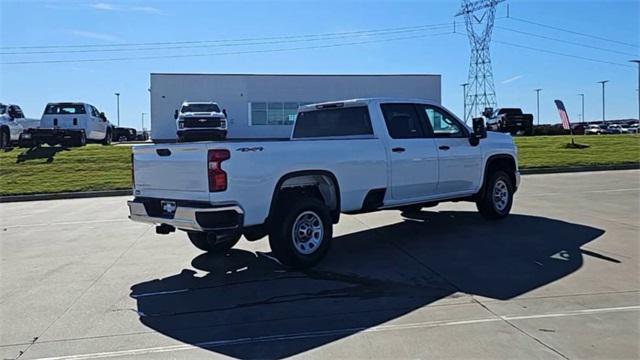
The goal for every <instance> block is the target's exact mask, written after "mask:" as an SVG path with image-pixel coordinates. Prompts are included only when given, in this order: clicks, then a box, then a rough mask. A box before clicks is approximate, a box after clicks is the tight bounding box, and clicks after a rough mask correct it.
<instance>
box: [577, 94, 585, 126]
mask: <svg viewBox="0 0 640 360" xmlns="http://www.w3.org/2000/svg"><path fill="white" fill-rule="evenodd" d="M578 96H580V97H582V112H581V113H580V118H581V119H582V122H583V123H584V94H578Z"/></svg>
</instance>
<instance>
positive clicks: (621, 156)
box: [515, 135, 640, 169]
mask: <svg viewBox="0 0 640 360" xmlns="http://www.w3.org/2000/svg"><path fill="white" fill-rule="evenodd" d="M575 140H576V143H579V144H588V145H590V146H589V147H588V148H585V149H567V148H565V145H566V144H567V143H570V142H571V136H527V137H516V138H515V142H516V145H517V146H518V164H519V166H520V168H522V169H528V168H545V167H566V166H586V165H621V164H638V163H640V136H638V135H591V136H585V135H580V136H576V137H575Z"/></svg>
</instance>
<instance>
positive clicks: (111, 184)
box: [0, 145, 131, 195]
mask: <svg viewBox="0 0 640 360" xmlns="http://www.w3.org/2000/svg"><path fill="white" fill-rule="evenodd" d="M23 150H24V149H14V150H13V151H10V152H2V153H0V195H18V194H37V193H54V192H67V191H88V190H115V189H129V188H131V170H130V169H131V167H130V162H131V148H130V147H128V146H102V145H87V146H85V147H83V148H72V149H71V150H70V151H61V152H58V153H57V154H56V155H55V157H54V160H53V162H51V163H47V159H36V160H27V161H25V162H21V163H19V164H17V163H16V158H17V155H18V154H20V153H21V152H22V151H23Z"/></svg>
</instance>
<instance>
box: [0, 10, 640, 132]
mask: <svg viewBox="0 0 640 360" xmlns="http://www.w3.org/2000/svg"><path fill="white" fill-rule="evenodd" d="M508 3H509V4H510V15H511V17H512V18H504V17H505V16H506V6H505V5H504V4H502V5H500V6H499V8H498V13H497V16H498V19H497V20H496V28H495V30H494V40H496V41H502V42H508V43H511V44H518V45H520V46H527V47H535V48H539V49H544V50H546V51H553V52H561V53H566V54H570V55H574V56H580V57H586V58H592V59H598V60H602V61H608V62H613V63H619V64H622V65H626V66H617V65H612V64H605V63H599V62H591V61H586V60H580V59H575V58H569V57H564V56H558V55H552V54H548V53H541V52H538V51H533V50H530V49H525V48H518V47H514V46H513V45H506V44H500V43H497V42H494V43H493V44H492V59H493V69H494V76H495V86H496V93H497V99H498V104H499V105H502V106H505V107H506V106H517V107H522V108H523V109H524V110H525V111H528V112H531V113H535V111H536V97H535V92H534V90H533V89H535V88H542V89H543V90H542V92H541V99H540V101H541V103H540V112H541V119H542V122H547V123H548V122H553V123H556V122H559V120H558V115H557V112H556V110H555V107H554V104H553V100H554V99H557V98H558V99H563V100H564V102H565V105H566V107H567V110H568V112H569V116H570V117H571V119H572V121H578V117H579V111H580V97H579V96H578V95H577V94H578V93H584V94H585V113H586V118H587V120H590V119H600V118H601V111H602V110H601V88H600V85H599V84H597V83H596V82H597V81H599V80H610V82H609V83H608V84H607V92H606V94H607V118H631V117H637V112H638V110H637V106H638V105H637V92H636V89H637V77H638V73H637V67H634V66H633V64H630V63H628V62H627V61H628V60H630V59H633V58H636V59H639V58H640V53H639V50H638V47H637V45H638V44H639V43H640V39H639V37H640V23H639V20H638V19H639V18H640V2H639V1H637V0H635V1H613V0H609V1H604V0H602V1H600V0H591V1H550V0H549V1H517V0H514V1H509V2H508ZM459 6H460V2H459V1H367V2H365V1H317V2H314V1H278V2H275V1H228V2H222V1H220V2H213V1H126V2H125V1H110V0H103V1H7V0H3V1H2V2H1V4H0V23H1V24H0V30H1V34H0V41H1V46H2V47H3V49H2V51H1V52H3V53H5V52H15V51H34V50H35V51H42V50H56V49H18V50H16V49H8V48H7V47H13V46H52V45H94V44H95V45H110V44H121V43H147V42H180V41H208V40H216V39H238V38H262V37H272V36H288V35H301V34H324V33H344V32H353V31H361V30H376V29H386V28H400V27H412V26H419V25H427V24H442V23H452V22H453V20H454V19H453V15H454V14H455V12H456V11H457V10H458V8H459ZM513 18H518V19H526V20H531V21H535V22H539V23H544V24H548V25H552V26H558V27H562V28H566V29H570V30H573V31H576V32H582V33H588V34H593V35H597V36H600V37H603V38H608V39H613V40H616V41H621V42H625V43H631V44H635V45H636V46H635V47H632V46H626V45H622V44H619V43H613V42H606V41H600V40H596V39H594V38H589V37H584V36H579V35H576V34H570V33H566V32H559V31H556V30H552V29H549V28H545V27H539V26H535V25H533V24H529V23H525V22H522V21H519V20H515V19H513ZM459 20H460V21H461V20H462V19H459ZM452 30H453V29H452V28H450V27H442V28H435V29H429V30H428V31H424V30H423V31H420V32H417V31H406V32H400V33H395V34H392V35H385V36H383V37H376V36H358V37H353V36H351V37H344V38H339V39H333V40H324V41H318V42H296V43H290V44H286V43H285V44H281V43H277V44H262V45H250V46H249V45H248V46H242V47H239V46H238V47H202V46H201V45H198V44H196V45H194V44H190V45H189V46H192V48H183V49H162V50H157V51H138V52H96V53H64V52H63V53H57V54H30V55H24V54H23V55H9V54H3V55H0V62H2V63H8V62H16V61H41V60H54V59H56V60H57V59H101V58H122V57H140V56H152V55H156V56H164V55H175V54H186V55H189V54H203V53H221V52H234V51H236V52H237V51H246V50H251V51H253V50H268V49H274V48H288V47H308V46H313V45H327V44H335V43H345V42H368V41H372V40H376V41H377V40H379V39H385V38H402V37H404V38H407V37H413V38H409V39H403V40H393V41H385V42H369V43H366V44H359V45H350V46H339V47H330V48H316V49H306V50H298V51H282V52H262V53H245V54H235V55H214V56H200V57H185V58H172V59H146V60H131V61H109V62H77V63H74V62H71V63H54V64H22V65H15V64H13V65H12V64H3V65H0V66H1V68H0V73H1V78H0V101H2V102H13V103H18V104H20V105H22V107H23V109H24V110H25V112H26V113H27V116H29V117H36V118H37V117H40V115H41V114H42V111H43V109H44V106H45V104H46V103H47V102H50V101H68V100H83V101H87V102H90V103H92V104H94V105H96V106H97V107H98V108H99V109H101V110H103V111H105V112H106V113H107V116H109V118H110V119H111V120H112V121H115V118H116V100H115V96H114V95H113V93H114V92H120V93H121V94H122V95H121V98H120V106H121V124H122V125H123V126H135V127H138V128H139V127H140V117H141V115H140V114H141V113H142V112H146V113H148V112H149V94H148V91H147V89H148V87H149V73H151V72H200V73H309V74H369V73H371V74H393V73H430V74H441V75H442V82H443V83H442V85H443V86H442V95H443V96H442V100H443V104H444V105H445V106H447V107H448V108H450V109H451V110H453V111H455V112H456V113H458V114H461V113H462V88H461V87H460V86H459V84H461V83H463V82H466V78H467V71H468V61H469V44H468V41H467V39H466V37H465V36H461V35H456V34H443V33H450V32H452ZM460 30H463V27H462V26H459V27H458V31H460ZM513 30H517V31H521V32H528V33H532V34H536V35H539V36H546V37H552V38H556V39H561V40H563V41H570V42H574V43H579V44H585V45H587V46H592V47H599V48H606V49H609V50H613V52H605V51H601V50H597V49H592V48H587V47H584V46H577V45H570V44H567V43H561V42H556V41H551V40H548V39H541V38H538V37H532V36H528V35H524V34H521V33H516V32H514V31H513ZM434 34H438V35H434ZM418 35H420V36H422V35H425V36H424V37H420V38H416V36H418ZM209 45H211V43H209ZM193 46H196V47H193ZM69 49H70V50H73V49H75V50H78V49H85V50H86V49H87V48H69ZM88 49H91V48H88ZM147 123H148V116H147Z"/></svg>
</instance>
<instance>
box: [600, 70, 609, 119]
mask: <svg viewBox="0 0 640 360" xmlns="http://www.w3.org/2000/svg"><path fill="white" fill-rule="evenodd" d="M608 82H609V80H602V81H598V84H602V125H606V124H607V120H606V118H605V111H604V109H605V108H604V84H606V83H608Z"/></svg>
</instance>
